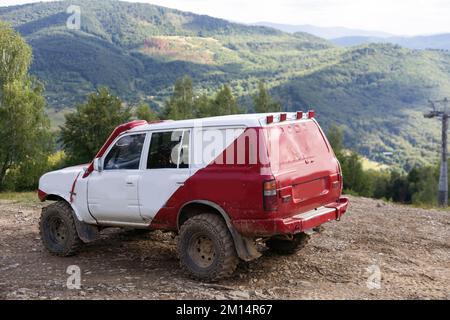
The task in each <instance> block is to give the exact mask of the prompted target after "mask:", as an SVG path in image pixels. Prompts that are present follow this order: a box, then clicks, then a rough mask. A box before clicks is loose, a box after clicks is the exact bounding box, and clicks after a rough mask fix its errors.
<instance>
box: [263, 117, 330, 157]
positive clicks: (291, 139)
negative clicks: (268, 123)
mask: <svg viewBox="0 0 450 320" xmlns="http://www.w3.org/2000/svg"><path fill="white" fill-rule="evenodd" d="M267 131H268V138H269V143H268V144H269V156H270V160H271V162H274V161H278V163H280V164H282V165H285V164H290V163H296V162H299V161H305V160H310V159H314V158H315V157H318V156H320V155H323V154H328V153H329V152H330V151H329V149H328V146H327V144H326V143H325V140H324V138H323V136H322V133H321V132H320V130H319V128H318V126H317V124H316V123H315V122H313V121H302V122H299V123H295V124H289V125H281V126H274V127H269V128H267Z"/></svg>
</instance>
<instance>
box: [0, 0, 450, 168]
mask: <svg viewBox="0 0 450 320" xmlns="http://www.w3.org/2000/svg"><path fill="white" fill-rule="evenodd" d="M71 4H76V5H79V6H80V8H81V30H70V29H68V28H67V27H66V20H67V18H68V17H69V14H67V13H66V10H67V8H68V6H69V5H71ZM0 20H2V21H7V22H10V23H11V24H12V25H13V26H14V27H15V28H16V29H17V30H18V31H19V32H20V33H21V34H22V35H23V36H24V37H25V38H26V39H27V41H28V42H29V44H30V45H31V46H32V47H33V53H34V60H33V65H32V69H31V72H32V73H33V74H34V75H36V76H37V77H39V78H40V79H42V80H44V81H45V84H46V97H47V100H48V103H49V107H50V109H51V110H49V111H50V114H51V115H52V116H53V117H54V119H58V118H59V117H60V113H61V112H67V110H68V109H71V108H72V107H73V106H74V105H75V104H76V103H78V102H80V101H83V100H84V99H85V97H86V95H87V94H88V93H89V92H92V91H93V90H94V89H96V88H98V87H100V86H107V87H109V88H111V89H112V90H113V91H114V92H115V93H116V94H117V95H119V96H120V97H121V98H122V99H124V100H125V101H127V102H130V103H136V102H139V101H146V102H148V103H150V104H151V105H152V106H153V107H154V108H155V109H158V108H161V107H162V106H163V104H164V101H166V100H167V98H168V96H169V95H170V94H171V91H172V87H173V84H174V82H175V81H176V79H179V78H181V77H183V76H184V75H189V76H190V77H192V78H193V80H194V84H195V86H196V90H197V92H198V93H199V94H202V93H206V94H212V93H213V92H215V90H217V89H218V88H219V87H220V86H221V85H223V84H228V85H229V86H230V87H231V89H232V91H233V93H234V94H235V95H237V96H239V97H240V99H241V104H242V105H243V106H244V107H247V108H248V109H250V111H252V110H251V108H252V107H251V103H250V100H251V99H250V97H251V95H252V94H253V93H254V92H255V90H256V89H257V86H258V82H259V80H261V79H264V80H266V83H267V85H268V86H269V88H270V90H271V93H272V94H273V95H274V96H275V97H276V98H277V99H278V100H279V101H280V102H281V103H282V105H283V108H284V109H285V110H297V109H308V108H315V109H316V110H317V113H318V117H319V120H320V121H321V123H322V124H323V126H324V127H326V128H327V127H329V126H330V125H332V124H338V125H343V126H344V129H345V135H346V139H345V140H346V141H348V147H350V148H353V149H355V150H357V151H358V152H360V153H361V154H363V155H365V156H367V157H368V158H370V159H373V160H377V161H381V162H384V163H387V164H396V165H400V166H402V167H404V168H411V167H412V166H413V165H415V164H421V163H422V164H423V163H434V162H436V161H437V160H438V156H437V150H438V143H437V141H438V138H439V127H438V123H437V122H433V121H431V120H425V119H423V117H422V114H421V112H422V111H423V108H424V107H426V103H427V100H428V99H431V98H438V97H443V96H447V95H450V82H449V80H450V54H449V53H447V52H441V51H426V50H425V51H414V50H409V49H404V48H401V47H399V46H394V45H383V44H374V45H368V46H360V47H352V48H341V47H336V46H334V45H333V44H332V43H330V42H328V41H326V40H323V39H320V38H317V37H314V36H312V35H309V34H305V33H295V34H287V33H283V32H281V31H277V30H275V29H271V28H267V27H257V26H246V25H240V24H236V23H230V22H227V21H224V20H221V19H215V18H211V17H208V16H201V15H196V14H192V13H186V12H181V11H177V10H172V9H166V8H162V7H158V6H153V5H147V4H133V3H128V2H119V1H107V0H101V1H87V0H81V1H60V2H50V3H38V4H31V5H24V6H15V7H3V8H0Z"/></svg>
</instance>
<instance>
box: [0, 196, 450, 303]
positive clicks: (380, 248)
mask: <svg viewBox="0 0 450 320" xmlns="http://www.w3.org/2000/svg"><path fill="white" fill-rule="evenodd" d="M40 209H41V206H40V205H36V204H23V203H22V204H21V203H14V202H11V201H0V253H1V256H0V299H450V212H449V211H447V212H445V211H438V210H425V209H416V208H412V207H407V206H399V205H393V204H388V203H384V202H382V201H377V200H371V199H364V198H351V208H350V210H349V212H348V214H347V215H346V216H345V217H344V218H343V219H342V221H341V222H333V223H329V224H327V225H326V226H325V228H324V230H323V231H321V233H319V234H315V235H314V236H313V237H312V239H311V241H310V243H309V245H308V246H307V247H306V248H305V249H304V250H302V251H301V252H299V253H298V254H297V255H294V256H289V257H286V256H284V257H280V256H276V255H273V254H271V253H270V252H267V251H266V252H264V255H263V257H262V258H260V259H259V260H257V261H254V262H250V263H241V264H240V266H239V269H238V271H237V272H236V275H235V276H234V277H233V278H231V279H227V280H224V281H221V282H219V283H215V284H207V283H200V282H197V281H194V280H192V279H190V278H189V277H188V276H187V275H186V274H184V273H183V272H182V271H181V269H180V267H179V263H178V260H177V254H176V246H175V243H176V242H175V240H174V239H173V238H172V236H171V235H170V234H163V233H160V232H153V233H149V234H146V235H136V234H134V233H133V232H126V231H123V230H119V229H110V230H106V231H105V234H104V235H103V236H102V239H101V240H100V241H98V242H95V243H92V244H89V245H87V246H85V247H84V249H83V250H82V251H81V252H80V254H79V255H78V256H76V257H71V258H57V257H53V256H51V255H50V254H48V253H47V252H46V251H45V250H44V248H43V247H42V245H41V242H40V239H39V234H38V227H37V225H38V220H39V215H40ZM72 265H76V266H79V268H80V270H81V279H82V281H81V283H82V285H81V289H79V290H77V289H72V290H70V289H68V288H67V285H66V284H67V280H68V277H69V274H67V268H68V267H69V266H72Z"/></svg>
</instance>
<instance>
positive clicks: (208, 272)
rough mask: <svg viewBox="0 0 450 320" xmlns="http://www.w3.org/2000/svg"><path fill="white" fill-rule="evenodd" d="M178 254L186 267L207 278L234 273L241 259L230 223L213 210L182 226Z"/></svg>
mask: <svg viewBox="0 0 450 320" xmlns="http://www.w3.org/2000/svg"><path fill="white" fill-rule="evenodd" d="M178 254H179V257H180V262H181V266H182V267H183V268H184V269H185V270H186V271H188V272H189V273H190V274H191V275H193V276H194V277H195V278H198V279H201V280H206V281H214V280H219V279H222V278H226V277H229V276H231V275H232V274H233V273H234V271H235V270H236V267H237V265H238V262H239V259H238V257H237V254H236V249H235V247H234V242H233V238H232V236H231V234H230V232H229V230H228V228H227V225H226V224H225V222H224V221H223V219H222V218H221V217H219V216H217V215H214V214H209V213H206V214H201V215H198V216H195V217H193V218H191V219H189V220H188V221H187V222H186V223H184V224H183V225H182V226H181V229H180V235H179V238H178Z"/></svg>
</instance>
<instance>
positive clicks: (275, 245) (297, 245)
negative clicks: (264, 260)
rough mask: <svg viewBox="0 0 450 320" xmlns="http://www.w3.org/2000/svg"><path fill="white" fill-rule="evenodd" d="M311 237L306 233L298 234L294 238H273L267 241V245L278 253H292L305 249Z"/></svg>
mask: <svg viewBox="0 0 450 320" xmlns="http://www.w3.org/2000/svg"><path fill="white" fill-rule="evenodd" d="M309 239H310V236H309V235H307V234H306V233H299V234H296V235H295V236H294V239H293V240H285V239H277V238H272V239H269V240H267V241H266V247H267V248H269V250H270V251H271V252H274V253H276V254H280V255H292V254H295V253H297V252H298V251H300V250H301V249H303V248H304V247H305V246H306V245H307V244H308V241H309Z"/></svg>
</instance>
